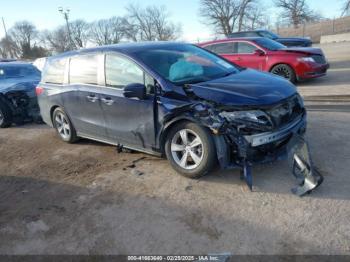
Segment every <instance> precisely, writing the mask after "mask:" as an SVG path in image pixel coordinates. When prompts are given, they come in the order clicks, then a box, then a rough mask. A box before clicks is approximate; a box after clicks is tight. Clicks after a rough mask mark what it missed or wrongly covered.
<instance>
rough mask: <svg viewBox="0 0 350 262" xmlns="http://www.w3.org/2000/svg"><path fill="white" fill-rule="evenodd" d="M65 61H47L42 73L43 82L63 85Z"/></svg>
mask: <svg viewBox="0 0 350 262" xmlns="http://www.w3.org/2000/svg"><path fill="white" fill-rule="evenodd" d="M66 62H67V59H56V60H52V61H50V60H49V61H48V62H47V64H46V67H45V70H44V73H43V82H45V83H52V84H63V81H64V71H65V68H66Z"/></svg>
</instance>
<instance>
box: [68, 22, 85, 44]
mask: <svg viewBox="0 0 350 262" xmlns="http://www.w3.org/2000/svg"><path fill="white" fill-rule="evenodd" d="M69 28H70V33H71V39H72V42H73V45H74V48H75V49H80V48H84V47H86V43H87V42H88V38H89V25H88V23H86V22H85V21H84V20H81V19H79V20H75V21H72V22H70V23H69Z"/></svg>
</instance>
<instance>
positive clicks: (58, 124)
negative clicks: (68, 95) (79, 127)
mask: <svg viewBox="0 0 350 262" xmlns="http://www.w3.org/2000/svg"><path fill="white" fill-rule="evenodd" d="M52 119H53V121H52V122H53V125H54V127H55V129H56V131H57V134H58V135H59V136H60V137H61V139H62V140H63V141H65V142H68V143H74V142H75V141H77V140H78V137H77V133H76V131H75V128H74V126H73V124H72V123H71V121H70V120H69V118H68V116H67V114H66V113H65V112H64V111H63V109H62V108H56V109H55V111H54V112H53V115H52Z"/></svg>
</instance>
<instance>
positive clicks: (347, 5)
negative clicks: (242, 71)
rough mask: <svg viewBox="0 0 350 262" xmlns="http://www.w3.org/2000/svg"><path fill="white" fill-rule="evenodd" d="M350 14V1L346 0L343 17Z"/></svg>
mask: <svg viewBox="0 0 350 262" xmlns="http://www.w3.org/2000/svg"><path fill="white" fill-rule="evenodd" d="M349 12H350V0H346V1H345V2H344V7H343V13H342V16H344V15H346V14H348V13H349Z"/></svg>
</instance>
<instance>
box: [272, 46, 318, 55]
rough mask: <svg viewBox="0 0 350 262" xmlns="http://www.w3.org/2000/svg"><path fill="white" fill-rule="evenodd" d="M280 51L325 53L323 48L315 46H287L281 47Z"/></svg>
mask: <svg viewBox="0 0 350 262" xmlns="http://www.w3.org/2000/svg"><path fill="white" fill-rule="evenodd" d="M279 51H283V52H289V53H302V54H312V55H323V52H322V49H321V48H315V47H286V48H283V49H280V50H279Z"/></svg>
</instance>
